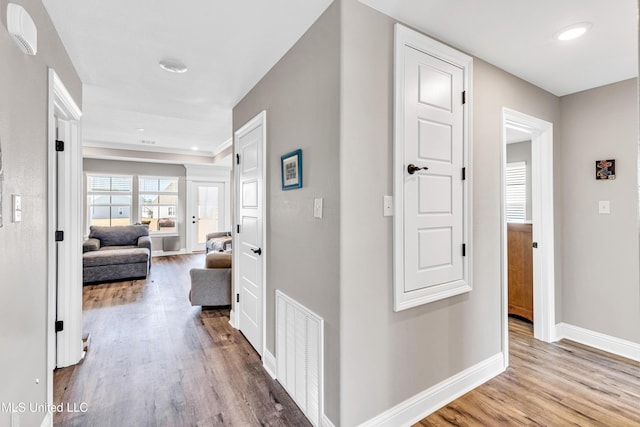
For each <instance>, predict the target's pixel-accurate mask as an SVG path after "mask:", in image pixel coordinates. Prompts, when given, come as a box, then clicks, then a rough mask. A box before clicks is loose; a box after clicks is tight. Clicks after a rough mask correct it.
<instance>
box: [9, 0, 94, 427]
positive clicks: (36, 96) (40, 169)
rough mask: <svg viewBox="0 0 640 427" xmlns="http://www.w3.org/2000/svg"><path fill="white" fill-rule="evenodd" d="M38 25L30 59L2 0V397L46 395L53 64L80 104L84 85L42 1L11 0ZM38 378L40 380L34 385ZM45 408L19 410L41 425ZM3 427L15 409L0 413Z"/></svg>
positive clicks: (39, 399) (26, 422)
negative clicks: (9, 26) (16, 199)
mask: <svg viewBox="0 0 640 427" xmlns="http://www.w3.org/2000/svg"><path fill="white" fill-rule="evenodd" d="M12 2H13V3H16V4H19V5H21V6H23V7H24V8H25V9H26V11H27V12H28V13H29V14H30V15H31V17H32V18H33V21H34V22H35V24H36V26H37V28H38V36H39V37H38V54H37V55H36V56H27V55H25V54H23V53H22V51H20V50H19V49H18V47H17V46H16V45H15V43H14V41H13V40H12V39H11V36H10V35H9V33H8V32H7V30H6V26H5V25H6V22H7V17H6V11H7V4H8V3H9V2H8V1H7V0H0V58H1V59H0V94H2V96H0V143H1V144H2V165H3V168H4V184H3V190H2V214H3V217H4V226H3V227H1V228H0V293H1V297H0V324H2V325H3V328H2V333H0V402H2V403H5V404H7V403H11V402H13V403H15V404H18V403H20V402H25V403H26V404H27V405H28V403H29V402H34V403H39V404H42V403H44V402H46V400H47V387H48V384H47V140H48V98H49V95H48V86H49V85H48V81H49V74H48V73H49V71H48V67H52V68H53V69H55V70H56V72H57V73H58V76H59V77H60V79H61V80H62V82H63V83H64V84H65V86H66V87H67V89H68V90H69V92H70V94H71V96H72V97H73V99H74V100H75V102H76V104H77V105H78V106H81V104H82V84H81V82H80V79H79V78H78V75H77V73H76V71H75V69H74V67H73V65H72V64H71V61H70V60H69V57H68V55H67V52H66V50H65V49H64V47H63V45H62V43H61V41H60V38H59V37H58V34H57V32H56V30H55V28H54V26H53V24H52V22H51V19H50V18H49V15H48V14H47V12H46V10H45V8H44V6H43V5H42V2H40V1H36V0H12ZM12 194H20V195H21V196H22V222H21V223H18V224H16V223H13V222H12V214H11V210H10V203H11V195H12ZM36 379H38V380H39V383H36ZM44 416H45V414H44V413H41V412H40V413H30V412H29V411H27V412H25V413H23V414H21V415H20V418H21V425H22V426H23V427H30V426H39V425H40V424H41V422H42V420H43V418H44ZM0 425H2V426H8V425H10V414H9V413H8V412H4V411H0Z"/></svg>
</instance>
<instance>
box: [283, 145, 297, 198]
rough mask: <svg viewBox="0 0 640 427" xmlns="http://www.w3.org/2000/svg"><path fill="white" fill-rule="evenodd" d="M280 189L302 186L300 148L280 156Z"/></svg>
mask: <svg viewBox="0 0 640 427" xmlns="http://www.w3.org/2000/svg"><path fill="white" fill-rule="evenodd" d="M280 166H281V170H282V189H283V190H292V189H294V188H302V150H300V149H298V150H296V151H292V152H291V153H288V154H285V155H284V156H282V157H280Z"/></svg>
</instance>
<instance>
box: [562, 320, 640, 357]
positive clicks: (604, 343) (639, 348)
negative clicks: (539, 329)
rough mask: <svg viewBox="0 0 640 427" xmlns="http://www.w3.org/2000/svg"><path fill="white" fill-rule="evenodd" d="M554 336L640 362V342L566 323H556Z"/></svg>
mask: <svg viewBox="0 0 640 427" xmlns="http://www.w3.org/2000/svg"><path fill="white" fill-rule="evenodd" d="M555 338H556V341H559V340H561V339H567V340H571V341H575V342H577V343H580V344H584V345H587V346H589V347H593V348H597V349H599V350H602V351H606V352H608V353H612V354H617V355H618V356H622V357H626V358H627V359H631V360H635V361H636V362H640V343H635V342H632V341H627V340H623V339H621V338H616V337H612V336H610V335H605V334H602V333H600V332H595V331H591V330H589V329H584V328H580V327H578V326H573V325H569V324H567V323H558V324H557V325H556V337H555Z"/></svg>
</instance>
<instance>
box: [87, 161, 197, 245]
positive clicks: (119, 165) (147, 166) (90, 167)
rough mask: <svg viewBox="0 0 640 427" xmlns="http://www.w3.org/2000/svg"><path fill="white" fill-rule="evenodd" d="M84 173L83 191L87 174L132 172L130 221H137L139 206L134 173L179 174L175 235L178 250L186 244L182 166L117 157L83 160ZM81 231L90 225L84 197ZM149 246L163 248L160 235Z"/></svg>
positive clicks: (185, 195) (175, 175)
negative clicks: (178, 246) (117, 158)
mask: <svg viewBox="0 0 640 427" xmlns="http://www.w3.org/2000/svg"><path fill="white" fill-rule="evenodd" d="M82 164H83V172H84V174H85V185H84V189H85V193H86V188H87V185H86V174H87V173H89V174H90V173H92V172H93V173H100V174H115V175H133V176H134V182H133V200H132V205H131V213H132V221H133V222H137V221H140V209H139V208H138V206H139V202H138V184H137V180H136V177H137V176H158V177H161V176H170V177H178V178H179V181H178V202H179V205H178V234H179V235H180V249H183V248H185V247H186V243H187V234H186V227H187V226H186V215H187V214H186V212H187V211H186V206H187V183H186V174H187V171H186V169H185V167H184V166H182V165H174V164H165V163H145V162H129V161H119V160H99V159H84V160H83V162H82ZM83 213H84V225H85V226H84V230H85V233H87V234H88V233H89V225H88V224H87V219H88V217H87V198H86V197H85V198H84V211H83ZM151 247H152V250H154V251H160V250H162V237H152V238H151Z"/></svg>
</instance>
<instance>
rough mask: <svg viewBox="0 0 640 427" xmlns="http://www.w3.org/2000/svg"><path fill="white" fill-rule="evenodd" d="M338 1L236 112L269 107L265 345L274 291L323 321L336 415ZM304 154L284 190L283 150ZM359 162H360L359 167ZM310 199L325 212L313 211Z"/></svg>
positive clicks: (328, 405)
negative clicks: (319, 200)
mask: <svg viewBox="0 0 640 427" xmlns="http://www.w3.org/2000/svg"><path fill="white" fill-rule="evenodd" d="M339 41H340V32H339V7H338V2H334V3H333V5H331V6H330V7H329V8H328V9H327V11H326V12H325V13H324V14H323V15H322V16H321V17H320V18H319V20H318V21H317V22H316V23H315V24H314V25H313V26H312V27H311V28H310V29H309V31H308V32H307V33H306V34H305V35H304V36H303V37H302V38H301V39H300V40H299V41H298V43H297V44H296V45H295V46H294V47H293V48H292V49H291V50H290V51H289V52H288V53H287V54H286V55H285V56H284V57H283V58H282V59H281V60H280V62H278V63H277V64H276V65H275V66H274V67H273V68H272V69H271V71H269V73H268V74H267V75H266V76H265V77H264V78H263V79H262V80H261V81H260V82H259V83H258V84H257V85H256V86H255V87H254V88H253V89H252V90H251V92H250V93H249V94H248V95H247V96H246V97H245V98H244V99H243V100H242V101H240V103H239V104H238V105H237V106H236V107H235V108H234V110H233V129H234V131H235V130H237V129H239V128H240V127H241V126H242V125H244V124H245V123H246V122H247V121H248V120H250V119H251V118H252V117H254V116H255V115H256V114H258V113H259V112H260V111H262V110H267V151H266V156H267V157H266V158H267V171H266V173H267V183H266V185H267V187H266V188H267V199H266V200H267V215H268V216H267V221H266V222H265V225H266V227H267V229H266V232H267V239H268V240H267V242H268V243H267V244H268V246H267V248H266V253H267V255H268V257H267V260H268V261H267V275H268V276H267V294H266V301H267V337H266V344H267V349H268V350H269V351H270V352H271V353H272V354H275V317H274V315H275V311H274V310H275V290H276V289H279V290H281V291H282V292H284V293H286V294H287V295H289V296H290V297H292V298H293V299H295V300H296V301H298V302H300V303H301V304H303V305H304V306H306V307H308V308H309V309H311V310H312V311H314V312H316V313H317V314H318V315H320V316H321V317H322V318H324V321H325V392H324V398H325V413H326V414H327V415H328V416H329V418H330V419H331V420H332V421H334V422H337V421H338V416H339V404H340V392H339V378H340V377H339V372H340V366H339V354H340V345H339V342H340V340H339V336H340V311H339V307H340V300H339V297H340V296H339V282H340V277H339V270H338V266H339V263H340V252H339V246H338V242H339V236H340V224H339V213H340V205H339V203H340V200H339V170H338V164H339V157H338V154H339V153H338V150H339V148H338V147H339V108H340V105H339V90H340V82H339V49H340V46H339ZM297 148H301V149H302V152H303V174H304V176H303V182H304V187H303V188H301V189H297V190H289V191H282V189H281V181H280V156H281V155H283V154H285V153H288V152H290V151H292V150H295V149H297ZM358 166H360V165H358ZM314 197H323V198H324V218H323V219H315V218H314V217H313V199H314Z"/></svg>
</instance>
